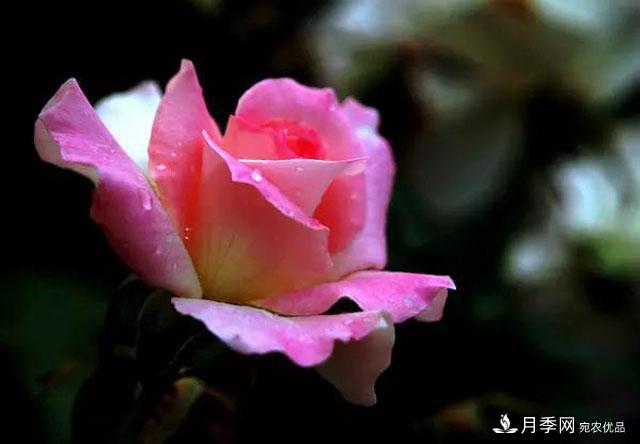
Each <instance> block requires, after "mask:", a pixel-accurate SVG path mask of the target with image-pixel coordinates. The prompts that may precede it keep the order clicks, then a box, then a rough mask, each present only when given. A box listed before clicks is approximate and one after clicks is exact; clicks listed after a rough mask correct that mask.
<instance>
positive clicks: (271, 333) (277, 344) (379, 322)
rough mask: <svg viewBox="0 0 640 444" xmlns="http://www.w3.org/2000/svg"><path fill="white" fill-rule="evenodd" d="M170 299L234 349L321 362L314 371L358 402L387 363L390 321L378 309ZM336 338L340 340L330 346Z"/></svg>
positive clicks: (370, 397) (368, 396) (366, 399)
mask: <svg viewBox="0 0 640 444" xmlns="http://www.w3.org/2000/svg"><path fill="white" fill-rule="evenodd" d="M173 305H174V307H175V308H176V310H177V311H178V312H180V313H182V314H184V315H189V316H192V317H194V318H196V319H198V320H200V321H202V322H203V323H204V324H205V326H206V327H207V329H208V330H209V331H210V332H211V333H213V334H214V335H216V336H217V337H218V338H220V339H221V340H222V341H224V342H225V343H226V344H227V345H229V346H230V347H231V348H233V349H234V350H236V351H239V352H241V353H247V354H254V353H256V354H265V353H271V352H280V353H283V354H285V355H286V356H287V357H289V358H290V359H291V360H292V361H293V362H295V363H296V364H298V365H300V366H303V367H312V366H318V365H320V364H323V363H324V364H323V365H322V366H320V367H319V368H318V370H319V372H320V373H321V374H322V375H323V377H325V378H326V379H328V380H329V381H330V382H331V383H333V384H334V385H335V386H336V387H337V388H338V390H340V391H341V392H342V393H343V395H344V396H345V398H347V399H348V400H350V401H352V402H356V403H362V404H372V403H373V402H375V394H374V393H373V384H374V383H375V380H376V379H377V376H378V375H379V374H380V373H381V372H382V371H383V370H384V369H385V368H386V367H387V366H388V364H389V359H390V355H391V348H392V347H393V325H392V324H391V322H390V321H389V320H388V319H386V318H385V315H384V314H383V313H382V312H378V311H368V312H360V313H346V314H339V315H321V316H304V317H293V318H287V317H282V316H277V315H275V314H273V313H269V312H268V311H265V310H260V309H257V308H253V307H246V306H239V305H231V304H225V303H221V302H214V301H206V300H197V299H184V298H174V299H173ZM336 341H340V342H342V343H344V344H342V346H341V347H335V349H334V343H335V342H336ZM332 353H335V355H334V357H332V358H331V359H329V357H331V356H332ZM328 359H329V360H328ZM327 360H328V361H327Z"/></svg>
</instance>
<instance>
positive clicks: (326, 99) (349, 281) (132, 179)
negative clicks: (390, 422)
mask: <svg viewBox="0 0 640 444" xmlns="http://www.w3.org/2000/svg"><path fill="white" fill-rule="evenodd" d="M377 126H378V115H377V113H376V111H375V110H373V109H371V108H367V107H365V106H363V105H361V104H360V103H358V102H357V101H356V100H354V99H352V98H348V99H346V100H345V101H344V102H342V103H340V102H339V101H338V100H337V99H336V96H335V94H334V92H333V91H332V90H331V89H317V88H309V87H306V86H302V85H300V84H298V83H296V82H295V81H294V80H291V79H268V80H264V81H262V82H259V83H258V84H256V85H254V86H253V87H252V88H250V89H249V90H248V91H247V92H246V93H245V94H244V95H243V96H242V97H241V98H240V100H239V102H238V107H237V108H236V112H235V114H234V115H231V116H230V117H229V120H228V122H227V127H226V130H225V132H224V134H222V133H221V132H220V130H219V129H218V126H217V125H216V123H215V122H214V120H213V119H212V118H211V116H210V115H209V113H208V111H207V107H206V105H205V101H204V98H203V96H202V90H201V87H200V85H199V83H198V78H197V76H196V72H195V69H194V67H193V64H192V63H191V62H189V61H183V62H182V65H181V67H180V71H179V72H178V73H177V74H176V75H175V77H173V78H172V79H171V81H170V82H169V83H168V85H167V88H166V91H165V93H164V95H163V94H162V93H161V91H160V89H159V88H158V86H157V85H156V84H155V83H153V82H144V83H142V84H140V85H139V86H138V87H136V88H133V89H132V90H130V91H127V92H125V93H120V94H114V95H112V96H109V97H107V98H105V99H103V100H101V101H100V102H98V103H97V104H96V106H95V108H93V107H92V106H91V105H90V103H89V102H88V100H87V99H86V97H85V96H84V94H83V93H82V91H81V89H80V87H79V86H78V84H77V82H76V81H75V80H74V79H71V80H69V81H67V82H66V83H65V84H64V85H62V87H61V88H60V89H59V90H58V92H57V93H56V94H55V96H54V97H53V98H52V99H51V100H50V101H49V103H47V105H46V106H45V107H44V109H43V110H42V112H41V113H40V115H39V116H38V119H37V121H36V125H35V145H36V148H37V150H38V153H39V155H40V157H41V158H42V159H43V160H45V161H47V162H51V163H53V164H55V165H58V166H60V167H63V168H68V169H71V170H74V171H76V172H78V173H80V174H83V175H85V176H87V177H88V178H90V179H91V180H92V181H93V182H94V184H95V185H96V190H95V193H94V197H93V204H92V207H91V216H92V217H93V219H94V220H95V221H96V222H97V223H98V224H100V225H101V226H102V228H103V230H104V232H105V234H106V236H107V238H108V240H109V242H110V243H111V245H112V246H113V248H114V249H115V250H116V251H117V253H118V254H119V255H120V256H121V257H122V259H123V260H124V261H125V262H126V263H127V264H128V265H129V267H130V268H131V269H132V270H133V271H134V272H135V273H137V274H138V275H139V276H140V278H141V279H142V280H143V281H144V282H145V283H147V284H148V285H151V286H154V287H159V288H163V289H166V290H168V291H170V292H171V293H173V294H174V295H175V297H174V298H173V300H172V302H173V305H174V307H175V308H176V310H177V311H178V312H180V313H182V314H185V315H189V316H192V317H194V318H196V319H198V320H200V321H202V322H203V323H204V325H205V326H206V328H207V329H208V330H209V331H211V333H213V334H214V335H216V336H217V337H218V338H220V339H221V340H222V341H224V342H225V343H227V344H228V345H229V346H230V347H232V348H233V349H235V350H237V351H239V352H242V353H259V354H263V353H269V352H280V353H284V354H285V355H286V356H288V357H289V358H290V359H291V360H292V361H293V362H295V363H296V364H298V365H300V366H304V367H315V368H316V369H317V370H318V371H319V373H320V374H321V375H322V376H323V377H324V378H326V379H327V380H328V381H329V382H331V383H332V384H333V385H334V386H335V387H336V388H337V389H338V390H340V392H341V393H342V394H343V396H344V397H345V398H346V399H347V400H349V401H351V402H354V403H358V404H373V403H375V400H376V398H375V392H374V384H375V381H376V379H377V378H378V376H379V375H380V373H381V372H382V371H383V370H384V369H385V368H386V367H387V366H388V365H389V363H390V359H391V349H392V347H393V342H394V327H393V325H394V323H398V322H402V321H404V320H406V319H409V318H416V319H418V320H422V321H435V320H438V319H440V317H441V316H442V311H443V307H444V303H445V299H446V296H447V289H453V288H454V285H453V282H452V281H451V279H450V278H449V277H446V276H431V275H423V274H411V273H396V272H388V271H379V270H381V269H382V268H384V266H385V262H386V241H385V220H386V211H387V206H388V203H389V197H390V193H391V186H392V181H393V175H394V170H395V167H394V162H393V158H392V154H391V150H390V147H389V144H388V143H387V141H386V140H385V139H383V138H382V137H381V136H380V135H379V134H378V132H377ZM341 298H349V299H351V300H352V301H354V302H355V303H356V304H357V305H358V306H359V307H360V308H361V309H362V311H361V312H356V313H343V314H333V315H323V314H322V313H324V312H326V311H327V310H328V309H329V308H330V307H331V306H332V305H334V304H335V303H336V302H337V301H338V300H339V299H341Z"/></svg>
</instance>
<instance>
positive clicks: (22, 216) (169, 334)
mask: <svg viewBox="0 0 640 444" xmlns="http://www.w3.org/2000/svg"><path fill="white" fill-rule="evenodd" d="M11 3H12V4H11V5H8V6H3V9H5V12H7V11H6V10H7V9H11V10H10V11H8V12H10V13H9V14H7V15H6V17H9V18H10V21H11V22H12V23H11V24H10V26H11V28H9V27H6V28H5V29H3V31H2V32H3V34H6V35H4V36H3V37H4V38H3V47H4V48H3V53H4V60H5V64H4V71H5V72H8V74H9V76H10V79H9V80H8V81H7V82H5V83H4V88H3V89H4V91H3V94H2V97H3V98H4V100H3V103H4V104H5V105H7V106H5V113H6V114H5V118H4V119H5V120H4V122H5V126H4V132H3V135H4V144H3V145H4V153H5V155H8V156H6V157H4V162H3V174H2V181H3V187H2V189H3V193H2V195H3V200H4V202H3V208H4V212H3V214H4V217H3V218H2V220H3V227H4V229H3V233H4V236H3V239H2V251H3V253H4V254H3V255H2V256H3V258H4V259H5V261H6V265H4V266H3V268H2V274H1V275H0V286H1V287H0V289H1V292H2V298H1V299H0V359H1V365H0V393H1V394H2V401H1V402H2V404H3V410H5V412H7V411H8V414H7V413H5V414H3V415H2V420H1V421H2V422H4V423H5V424H4V425H3V427H2V429H1V430H2V432H1V433H2V438H0V441H2V442H20V443H52V444H57V443H66V442H70V441H71V440H73V442H78V443H84V442H91V443H102V442H116V438H115V436H116V435H117V433H116V432H114V430H122V429H123V428H124V429H127V428H129V429H131V430H134V431H138V432H140V431H141V433H137V434H136V433H130V434H129V435H131V436H138V437H140V436H142V437H143V438H144V439H143V441H138V442H148V443H160V442H168V443H190V442H198V443H199V442H203V443H204V442H242V443H258V442H260V443H265V442H296V443H299V442H376V443H377V442H393V443H396V442H397V443H427V442H440V443H458V442H463V441H474V442H477V441H480V442H482V441H487V442H490V441H497V440H498V438H500V439H502V438H505V439H502V440H503V441H504V440H506V438H507V437H506V436H497V435H494V434H493V432H491V428H493V427H498V426H499V424H498V419H499V415H500V414H502V413H508V414H509V417H510V418H511V420H512V424H513V425H514V426H516V427H520V426H521V423H520V421H521V418H522V416H556V417H559V416H574V417H575V418H576V422H579V421H591V422H593V421H600V422H606V421H612V422H617V421H624V423H625V426H626V433H625V434H598V435H591V436H586V435H584V434H583V435H580V434H577V433H576V434H574V435H570V436H567V435H562V436H560V435H558V434H557V432H556V433H551V434H550V435H544V434H541V433H540V432H537V433H536V435H534V436H531V437H526V438H525V437H523V436H521V435H518V436H517V437H516V438H514V440H515V441H522V440H525V441H534V442H537V441H540V442H548V441H558V440H562V442H606V443H610V442H611V443H613V442H638V441H635V440H636V439H637V437H638V430H640V371H639V370H640V103H639V101H638V99H639V98H640V32H639V31H640V26H639V25H640V4H639V3H638V2H636V1H635V0H608V1H604V0H398V1H393V2H392V1H384V0H333V1H318V0H313V1H311V0H309V1H294V0H290V1H253V2H250V1H245V0H233V1H231V0H192V1H162V2H160V1H118V0H111V1H105V2H80V3H78V4H74V3H71V2H66V1H50V2H43V3H42V4H39V3H38V2H21V4H19V2H11ZM183 57H187V58H190V59H192V60H193V61H194V62H195V65H196V67H197V69H198V72H199V75H200V81H201V83H202V85H203V88H204V91H205V95H206V100H207V103H208V105H209V109H210V111H211V113H212V115H213V116H214V117H215V118H216V120H217V121H218V122H221V123H223V122H226V119H227V116H228V115H229V114H230V113H232V112H233V110H234V109H235V104H236V100H237V98H238V97H239V96H240V95H241V94H242V92H243V91H245V90H246V89H247V88H248V87H249V86H251V85H252V84H253V83H255V82H256V81H258V80H260V79H263V78H266V77H280V76H288V77H293V78H296V79H297V80H299V81H300V82H302V83H306V84H309V85H317V86H332V87H334V88H335V89H336V90H337V91H338V94H339V95H340V97H346V96H348V95H353V96H355V97H356V98H358V99H359V100H360V101H362V102H363V103H365V104H368V105H370V106H374V107H376V108H377V109H378V110H379V111H380V114H381V117H382V126H381V132H382V134H383V135H384V136H385V137H387V138H388V140H389V141H390V142H391V145H392V147H393V150H394V153H395V156H396V159H397V163H398V175H397V178H396V183H395V188H394V193H393V199H392V203H391V208H390V212H389V224H388V238H389V255H390V258H389V264H388V268H389V269H391V270H406V271H416V272H427V273H432V274H449V275H451V276H452V277H453V278H454V280H455V281H456V283H457V285H458V288H459V289H458V291H456V292H455V293H452V296H451V297H450V298H449V302H448V305H447V307H446V312H445V317H444V319H443V320H442V321H441V322H439V323H435V324H420V323H417V322H407V323H405V324H402V325H400V326H398V328H397V337H396V347H395V349H394V356H393V363H392V365H391V367H390V368H389V369H388V370H387V371H386V372H385V373H384V374H383V375H382V377H381V379H380V380H379V383H378V398H379V402H378V404H377V405H376V406H375V407H372V408H363V407H357V406H352V405H349V404H347V403H345V402H344V401H342V399H341V398H340V395H339V394H338V393H337V392H336V391H335V390H333V388H332V387H330V386H329V385H328V384H327V383H326V382H324V381H323V380H322V379H321V378H320V377H318V376H317V375H316V374H315V372H313V371H309V370H304V369H300V368H296V367H294V366H293V365H292V364H290V363H289V362H288V361H286V359H284V358H282V357H279V356H268V357H266V358H260V359H253V358H250V357H249V358H247V357H241V356H237V355H235V354H233V353H229V352H228V351H225V350H223V349H221V348H220V347H219V345H217V344H215V343H213V341H212V340H210V339H206V338H204V337H203V336H202V335H200V336H198V335H199V333H198V331H197V329H198V326H197V325H193V324H192V323H189V322H186V321H184V320H181V319H176V316H175V315H174V314H172V313H168V312H167V313H164V314H162V315H161V316H160V315H157V313H162V309H163V308H162V304H163V303H164V301H163V299H162V298H158V300H157V301H151V303H149V302H148V301H147V303H143V299H144V298H143V297H142V296H141V295H143V296H145V297H146V296H147V295H148V294H149V292H150V290H149V289H144V288H143V287H142V286H141V285H140V284H139V283H136V282H132V283H131V282H130V283H128V284H126V285H124V286H122V282H123V281H124V279H125V278H127V276H128V271H127V269H126V268H125V267H124V265H123V264H122V263H121V262H120V260H119V259H118V258H117V257H116V256H115V255H114V253H113V252H112V251H111V250H110V248H109V246H108V245H107V243H106V241H105V239H104V238H103V236H102V234H101V233H100V232H99V229H98V228H97V227H96V226H95V225H94V224H93V223H92V222H91V221H90V219H89V217H88V208H89V202H90V196H91V191H92V186H91V184H90V183H89V182H88V181H86V180H85V179H83V178H81V177H79V176H76V175H74V174H71V173H68V172H64V171H61V170H58V169H56V168H54V167H52V166H50V165H47V164H44V163H42V162H40V161H39V160H38V158H37V155H36V153H35V150H34V148H33V142H32V132H33V123H34V120H35V117H36V115H37V113H38V111H39V110H40V109H41V107H42V106H43V105H44V104H45V103H46V101H47V100H48V99H49V97H50V96H51V95H52V94H53V93H54V92H55V90H56V89H57V88H58V86H59V85H60V84H61V83H62V82H64V81H65V80H66V79H67V78H69V77H72V76H73V77H76V78H77V79H78V81H79V82H80V84H81V86H82V88H83V89H84V91H85V93H86V94H87V96H88V97H89V98H90V100H92V101H94V102H95V101H96V100H98V99H99V98H101V97H103V96H105V95H107V94H109V93H111V92H114V91H122V90H125V89H128V88H130V87H132V86H134V85H136V84H137V83H138V82H139V81H141V80H143V79H156V80H158V81H160V82H161V83H164V82H166V81H167V80H168V79H169V78H170V77H171V76H172V75H173V74H174V73H175V72H176V71H177V69H178V66H179V61H180V59H181V58H183ZM7 118H8V121H7ZM7 122H8V123H7ZM123 301H124V302H123ZM131 301H134V302H131ZM136 304H137V305H136ZM153 304H157V305H158V306H160V309H159V310H160V311H153V310H149V307H148V306H149V305H151V307H152V308H153ZM145 309H147V312H149V313H156V315H154V316H155V317H154V318H153V319H151V320H147V321H146V322H145V326H146V327H145V328H146V329H147V330H149V331H148V332H146V331H143V332H142V333H140V331H137V330H135V328H136V326H137V325H138V324H136V323H137V322H138V323H139V322H140V321H141V320H144V319H145V316H151V314H149V313H147V312H145ZM347 309H348V307H347ZM164 310H165V311H168V309H167V308H166V307H164ZM162 316H164V318H163V317H162ZM172 316H173V317H172ZM158 317H159V318H161V319H157V318H158ZM149 325H151V327H149ZM167 325H168V326H169V327H167ZM160 327H162V328H160ZM165 327H166V328H165ZM174 331H179V333H176V334H173V332H174ZM185 332H186V333H185ZM194 332H195V333H194ZM184 335H186V336H184ZM189 335H191V336H189ZM193 335H195V336H193ZM184 337H187V338H192V337H195V338H196V342H198V341H201V342H203V344H200V345H199V346H198V347H194V348H193V349H190V350H191V352H190V356H189V357H188V358H185V359H190V360H191V361H190V362H198V363H203V362H204V363H206V365H203V366H202V367H199V368H200V370H201V372H200V374H199V375H196V376H197V377H196V376H194V377H190V378H183V379H180V380H175V378H172V377H168V376H167V374H169V373H171V372H169V373H167V372H166V371H164V370H166V367H167V362H169V361H170V359H168V358H167V356H174V357H175V352H176V349H177V348H178V347H180V344H179V343H177V341H178V340H177V339H176V338H184ZM132 338H134V340H133V341H132ZM141 338H142V339H141ZM132 344H133V346H135V347H139V346H140V344H142V345H143V346H144V347H142V349H140V348H135V347H133V346H132ZM132 347H133V348H132ZM145 347H146V348H145ZM196 355H197V356H196ZM182 358H183V357H181V359H182ZM163 371H164V373H163ZM174 376H175V375H174ZM141 393H142V394H147V395H148V394H149V393H151V394H152V395H149V396H146V397H145V396H141ZM141 397H142V398H144V402H143V404H144V405H143V406H142V407H141V406H140V402H138V401H139V400H140V398H141ZM131 418H135V419H134V420H132V419H131ZM123 424H124V425H123ZM576 427H577V424H576ZM117 436H120V435H117ZM10 437H11V438H10ZM15 437H17V438H15ZM512 438H513V437H512ZM121 442H136V441H135V439H131V440H130V441H124V440H121Z"/></svg>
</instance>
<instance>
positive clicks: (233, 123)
mask: <svg viewBox="0 0 640 444" xmlns="http://www.w3.org/2000/svg"><path fill="white" fill-rule="evenodd" d="M221 146H222V147H223V148H224V149H225V151H227V152H228V153H229V154H231V155H232V156H233V157H235V158H236V159H272V160H274V159H278V158H279V157H278V152H277V150H276V144H275V141H274V139H273V134H272V133H271V132H270V131H267V130H266V129H264V128H260V127H258V126H256V125H253V124H252V123H251V122H247V121H246V120H244V119H242V118H240V117H236V116H229V121H228V122H227V128H226V129H225V131H224V137H223V138H222V142H221Z"/></svg>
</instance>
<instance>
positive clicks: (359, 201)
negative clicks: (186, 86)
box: [236, 79, 368, 254]
mask: <svg viewBox="0 0 640 444" xmlns="http://www.w3.org/2000/svg"><path fill="white" fill-rule="evenodd" d="M236 115H237V116H238V117H239V118H241V119H243V120H245V121H247V122H251V123H252V124H254V125H257V126H260V125H261V124H262V123H264V122H267V121H269V119H274V118H275V119H291V120H294V121H296V122H302V123H304V124H306V125H308V126H310V127H311V128H313V129H314V130H315V131H316V132H317V134H318V135H319V136H320V138H321V139H322V142H323V143H324V145H325V147H326V157H325V159H327V160H345V159H352V158H358V157H361V156H362V154H363V153H364V152H365V151H364V149H363V146H362V142H361V140H360V138H359V137H358V135H356V131H354V128H353V126H352V123H351V121H350V118H349V116H348V115H347V113H346V112H345V111H344V110H343V108H342V106H341V105H340V104H339V103H338V100H337V98H336V95H335V93H334V92H333V90H331V89H330V88H324V89H319V88H310V87H307V86H304V85H300V84H299V83H297V82H296V81H294V80H292V79H269V80H263V81H262V82H259V83H257V84H256V85H254V86H253V87H251V88H250V89H249V90H248V91H247V92H245V93H244V95H243V96H242V97H241V98H240V100H239V102H238V108H237V109H236ZM365 157H368V156H367V155H366V154H365ZM365 208H366V202H365V179H364V177H363V176H350V177H341V178H339V179H337V180H336V181H335V182H334V183H332V184H331V186H330V187H329V189H328V190H327V192H326V193H325V195H324V197H323V199H322V202H321V203H320V205H319V207H318V209H317V211H316V218H317V219H318V220H319V221H320V222H321V223H322V224H324V225H326V226H327V227H329V228H330V230H331V232H330V234H329V250H330V251H331V253H332V254H334V253H337V252H339V251H342V250H343V249H344V248H345V247H346V246H347V245H348V244H349V242H350V241H351V240H352V239H353V238H354V237H355V236H356V235H357V233H358V232H360V231H361V230H362V227H363V225H364V223H365V211H366V210H365Z"/></svg>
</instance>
